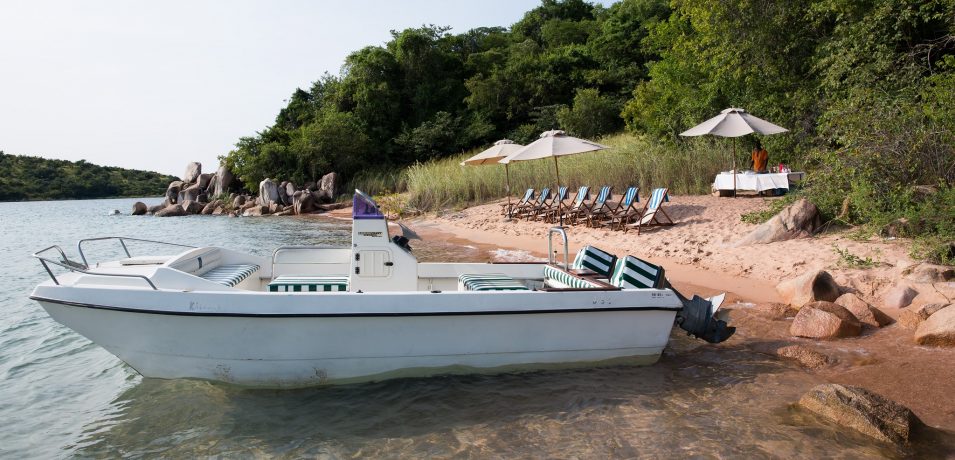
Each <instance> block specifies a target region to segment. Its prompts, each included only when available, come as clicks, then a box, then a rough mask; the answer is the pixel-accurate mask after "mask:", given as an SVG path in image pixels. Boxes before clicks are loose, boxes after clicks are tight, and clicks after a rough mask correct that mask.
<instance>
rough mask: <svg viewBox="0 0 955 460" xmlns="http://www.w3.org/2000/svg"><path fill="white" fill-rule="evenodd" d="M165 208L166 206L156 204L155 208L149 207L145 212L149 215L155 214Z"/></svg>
mask: <svg viewBox="0 0 955 460" xmlns="http://www.w3.org/2000/svg"><path fill="white" fill-rule="evenodd" d="M165 207H166V205H164V204H157V205H155V206H150V207H149V208H147V209H146V212H148V213H149V214H156V213H157V212H159V211H162V209H163V208H165Z"/></svg>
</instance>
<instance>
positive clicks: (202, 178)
mask: <svg viewBox="0 0 955 460" xmlns="http://www.w3.org/2000/svg"><path fill="white" fill-rule="evenodd" d="M214 175H215V174H212V173H206V174H200V175H199V178H198V180H197V182H196V184H197V185H198V186H199V188H200V189H202V191H203V192H205V191H206V189H208V188H209V183H210V182H212V176H214Z"/></svg>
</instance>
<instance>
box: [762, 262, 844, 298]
mask: <svg viewBox="0 0 955 460" xmlns="http://www.w3.org/2000/svg"><path fill="white" fill-rule="evenodd" d="M776 291H778V292H779V295H780V296H781V297H782V298H783V300H784V301H785V302H786V303H788V304H790V305H805V304H807V303H810V302H816V301H820V300H822V301H826V302H835V300H836V299H838V298H839V285H838V284H836V280H834V279H833V278H832V275H830V274H829V272H826V271H822V270H819V271H811V272H809V273H806V274H804V275H802V276H800V277H797V278H793V279H789V280H786V281H783V282H781V283H779V284H778V285H776Z"/></svg>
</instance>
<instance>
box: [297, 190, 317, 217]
mask: <svg viewBox="0 0 955 460" xmlns="http://www.w3.org/2000/svg"><path fill="white" fill-rule="evenodd" d="M292 209H293V211H294V212H295V214H308V213H310V212H313V211H315V196H314V195H313V194H311V193H309V192H308V191H303V190H299V191H297V192H295V193H293V194H292Z"/></svg>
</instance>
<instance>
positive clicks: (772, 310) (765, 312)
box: [753, 302, 799, 319]
mask: <svg viewBox="0 0 955 460" xmlns="http://www.w3.org/2000/svg"><path fill="white" fill-rule="evenodd" d="M753 313H756V314H757V315H759V316H762V317H763V318H768V319H786V318H792V317H794V316H796V314H797V313H799V310H798V309H796V308H794V307H792V306H790V305H789V304H785V303H779V302H765V303H758V304H756V305H755V306H754V307H753Z"/></svg>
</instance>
